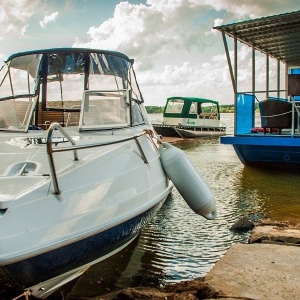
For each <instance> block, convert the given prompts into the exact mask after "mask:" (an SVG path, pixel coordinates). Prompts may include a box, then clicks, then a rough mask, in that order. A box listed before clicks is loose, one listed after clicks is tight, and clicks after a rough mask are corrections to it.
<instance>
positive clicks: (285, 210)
mask: <svg viewBox="0 0 300 300" xmlns="http://www.w3.org/2000/svg"><path fill="white" fill-rule="evenodd" d="M232 117H233V115H229V116H228V115H225V119H226V118H227V119H226V120H225V121H226V122H227V126H228V129H229V131H231V130H232V128H233V125H232V122H233V120H232ZM175 145H176V146H177V147H178V148H180V149H182V150H183V151H184V152H185V153H186V155H187V156H188V157H189V159H190V160H191V161H192V163H193V164H194V166H195V167H196V168H197V169H198V170H199V171H200V173H201V174H202V176H203V177H204V179H205V180H206V182H207V183H208V185H209V186H210V188H211V190H212V191H213V193H214V194H215V197H216V200H217V210H218V217H217V218H216V219H215V220H206V219H204V218H203V217H201V216H199V215H197V214H195V213H194V212H193V211H192V210H191V209H190V208H189V206H188V205H187V204H186V203H185V201H184V200H183V199H182V197H181V196H180V194H179V193H178V191H177V190H176V188H174V189H173V191H172V193H171V194H170V195H169V197H168V198H167V200H166V202H165V204H164V206H163V207H162V208H161V210H160V211H159V212H158V214H157V215H156V216H155V218H154V219H153V221H152V222H151V223H150V224H149V225H148V226H147V227H146V228H145V230H143V232H142V233H141V235H140V236H139V239H138V240H137V241H136V244H135V245H131V246H129V247H128V248H127V249H125V250H124V251H122V252H121V253H119V254H117V255H115V256H114V257H113V258H112V259H111V260H108V261H106V262H105V263H104V265H103V263H102V264H98V265H96V266H94V267H92V268H91V270H90V271H88V272H87V274H86V275H84V276H82V278H81V279H80V280H79V281H78V282H77V285H76V286H75V288H74V289H73V290H74V291H75V294H76V293H77V296H78V293H79V294H80V292H79V291H83V292H82V295H83V296H96V295H100V294H101V293H105V292H108V291H110V290H113V289H120V288H126V287H130V286H154V287H159V286H164V285H165V284H168V283H175V282H178V281H182V280H190V279H193V278H197V277H202V276H205V275H206V274H207V272H208V271H209V270H210V269H211V268H212V267H213V265H214V264H215V263H216V262H217V261H218V260H219V259H220V258H221V257H222V256H223V255H224V254H225V252H226V251H227V250H228V248H229V247H230V246H231V245H232V244H233V243H245V242H246V241H247V238H248V235H247V234H234V233H233V232H232V231H230V227H231V226H232V225H233V224H234V223H235V222H236V221H237V220H238V219H240V218H241V217H243V216H248V215H249V214H254V215H256V214H257V215H258V214H265V215H266V216H267V217H273V218H277V219H279V220H281V219H286V218H290V217H295V219H298V220H300V201H299V199H300V192H299V191H298V190H296V189H295V186H297V185H298V182H299V180H300V177H299V174H292V173H282V172H281V171H278V172H274V171H261V170H257V169H252V168H246V167H244V166H243V165H242V164H241V163H240V161H239V159H238V158H237V156H236V154H235V152H234V150H233V148H232V146H231V145H222V144H220V143H219V139H218V138H201V139H194V140H185V141H183V142H178V143H176V144H175ZM110 273H111V274H110ZM109 274H110V275H109ZM109 276H111V280H108V277H109ZM104 278H105V279H104ZM91 282H93V285H92V286H89V283H91ZM83 287H85V289H83V290H82V288H83Z"/></svg>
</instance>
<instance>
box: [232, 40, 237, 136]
mask: <svg viewBox="0 0 300 300" xmlns="http://www.w3.org/2000/svg"><path fill="white" fill-rule="evenodd" d="M237 41H238V40H237V36H236V35H235V36H234V78H235V81H234V87H233V90H234V111H235V112H236V111H237V103H236V97H237V81H238V59H237V55H238V54H237ZM234 124H235V125H234V134H235V135H236V134H237V126H236V124H237V113H235V114H234Z"/></svg>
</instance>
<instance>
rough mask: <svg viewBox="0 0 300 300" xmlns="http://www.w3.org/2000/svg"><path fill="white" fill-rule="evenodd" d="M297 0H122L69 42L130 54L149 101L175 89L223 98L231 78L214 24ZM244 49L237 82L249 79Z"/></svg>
mask: <svg viewBox="0 0 300 300" xmlns="http://www.w3.org/2000/svg"><path fill="white" fill-rule="evenodd" d="M299 4H300V1H299V0H297V1H294V0H286V1H284V2H283V1H282V0H273V1H271V0H270V1H268V0H257V1H255V2H254V1H241V0H215V1H211V0H148V1H147V4H146V5H143V4H140V5H134V4H130V3H129V2H121V3H119V4H118V5H117V6H116V8H115V11H114V15H113V16H112V17H111V18H110V19H107V20H106V21H105V22H103V23H102V24H100V25H99V26H93V27H91V28H90V29H89V30H88V32H87V42H83V41H81V40H80V39H79V38H77V39H76V42H75V43H74V44H73V46H76V47H91V48H102V49H111V50H117V51H121V52H124V53H125V54H127V55H129V56H130V57H133V58H134V59H135V60H136V66H135V68H136V71H137V75H138V80H139V82H140V86H141V89H142V92H143V93H144V96H145V98H146V101H147V98H150V104H151V103H153V102H155V103H160V104H161V105H163V104H164V101H165V98H166V97H168V96H172V95H174V94H176V95H190V96H191V95H197V96H202V97H206V98H212V99H218V98H219V97H220V95H222V98H223V99H219V100H223V101H225V103H228V102H231V101H232V97H233V96H232V94H233V92H232V86H231V80H230V77H229V71H228V66H227V61H226V57H225V54H224V48H223V45H222V38H221V35H220V33H219V32H218V31H216V30H213V27H214V26H219V25H222V24H227V23H233V22H237V21H242V20H245V19H250V18H254V17H262V16H267V15H273V14H279V13H284V12H289V11H293V10H297V9H299ZM220 51H221V52H220ZM247 51H248V50H246V49H244V48H241V49H240V52H241V57H240V58H239V63H240V64H241V65H240V68H241V76H240V78H239V79H240V81H241V84H244V83H247V82H250V79H251V74H250V73H249V71H248V70H247V67H248V65H249V61H250V57H251V54H249V53H248V52H247ZM217 53H223V54H222V55H220V54H217ZM214 55H216V56H214ZM249 55H250V56H249ZM161 57H163V59H162V58H161ZM262 80H263V79H262ZM225 91H226V92H225ZM154 94H155V97H154ZM147 103H148V101H147Z"/></svg>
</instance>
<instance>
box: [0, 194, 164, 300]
mask: <svg viewBox="0 0 300 300" xmlns="http://www.w3.org/2000/svg"><path fill="white" fill-rule="evenodd" d="M164 200H165V198H164V199H162V201H160V202H159V203H158V204H157V205H155V206H153V207H152V208H151V209H149V210H147V211H145V212H144V213H142V214H140V215H138V216H136V217H134V218H132V219H130V220H128V221H126V222H123V223H121V224H119V225H116V226H114V227H112V228H110V229H108V230H104V231H99V232H97V233H94V234H92V235H91V236H88V237H85V238H82V239H78V240H76V241H74V242H72V243H69V244H66V245H63V246H61V247H59V248H57V249H52V250H50V251H47V252H45V253H42V254H40V255H37V256H33V257H28V258H26V259H23V260H21V261H17V262H13V263H10V264H8V265H4V266H1V274H9V276H7V278H6V279H7V281H6V282H5V279H4V278H3V277H2V283H3V284H4V285H8V284H10V285H12V284H14V285H15V288H17V289H18V290H19V293H21V292H22V291H23V290H24V289H28V290H30V292H31V294H32V295H34V296H36V297H39V298H44V297H46V296H48V295H49V288H48V287H47V281H49V282H48V285H50V291H51V292H52V290H51V289H52V285H53V283H52V282H51V279H52V278H53V279H54V280H55V278H56V277H58V276H59V277H60V278H61V277H62V276H61V274H68V273H69V274H68V276H67V277H70V279H74V278H76V277H77V276H80V275H81V274H82V273H83V272H84V271H85V270H86V269H87V268H88V267H89V266H90V265H92V264H94V263H97V262H99V261H101V260H103V259H106V258H108V257H109V256H111V255H113V254H115V253H116V252H118V251H119V250H121V249H123V248H124V245H127V244H128V243H130V242H131V241H133V239H134V238H136V237H137V236H138V234H139V233H140V231H141V230H142V229H143V228H144V227H145V225H146V224H148V223H149V221H150V220H151V219H152V218H153V216H154V215H155V213H156V212H157V210H158V209H159V208H160V207H161V205H162V204H163V202H164ZM75 273H76V274H77V276H75V277H74V274H75ZM60 281H61V279H60ZM67 281H68V280H67ZM20 282H21V283H22V285H20V284H18V283H20ZM37 282H40V283H39V284H38V285H36V283H37ZM60 285H61V284H60ZM33 286H34V287H33Z"/></svg>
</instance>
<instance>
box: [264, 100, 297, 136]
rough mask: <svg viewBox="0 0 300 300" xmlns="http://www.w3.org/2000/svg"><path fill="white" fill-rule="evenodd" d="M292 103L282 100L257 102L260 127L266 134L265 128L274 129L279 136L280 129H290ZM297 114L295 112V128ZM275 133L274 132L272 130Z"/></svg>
mask: <svg viewBox="0 0 300 300" xmlns="http://www.w3.org/2000/svg"><path fill="white" fill-rule="evenodd" d="M292 107H293V105H292V103H291V102H288V101H283V100H270V99H269V100H262V101H260V102H259V111H260V116H261V127H262V128H264V133H265V134H266V132H267V130H266V129H267V128H270V133H272V129H273V128H276V129H278V130H279V134H281V129H283V128H292ZM297 116H298V114H297V113H296V111H295V120H294V124H295V127H296V126H297V119H298V117H297ZM274 131H275V130H274Z"/></svg>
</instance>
